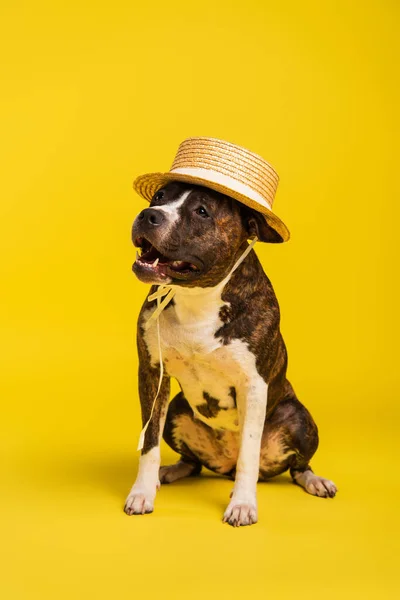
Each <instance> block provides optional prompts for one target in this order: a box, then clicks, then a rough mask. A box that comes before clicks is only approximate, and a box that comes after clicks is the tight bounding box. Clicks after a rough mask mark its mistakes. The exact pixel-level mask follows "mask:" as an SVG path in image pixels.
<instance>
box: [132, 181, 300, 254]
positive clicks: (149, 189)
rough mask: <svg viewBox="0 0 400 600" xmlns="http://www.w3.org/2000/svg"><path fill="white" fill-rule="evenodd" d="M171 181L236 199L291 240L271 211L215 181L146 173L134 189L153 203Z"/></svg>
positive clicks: (284, 239)
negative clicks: (195, 186)
mask: <svg viewBox="0 0 400 600" xmlns="http://www.w3.org/2000/svg"><path fill="white" fill-rule="evenodd" d="M171 181H180V182H183V183H192V184H194V185H202V186H204V187H207V188H210V189H212V190H215V191H216V192H221V193H222V194H225V195H226V196H229V197H230V198H234V200H237V201H238V202H241V203H242V204H245V205H246V206H249V207H250V208H253V209H254V210H256V211H258V212H260V213H261V214H262V215H264V217H265V219H266V221H267V223H268V225H270V227H272V229H274V230H275V231H276V232H277V233H278V234H279V235H280V236H281V238H282V241H283V242H287V241H288V239H289V238H290V232H289V230H288V228H287V227H286V225H285V224H284V222H283V221H281V220H280V218H279V217H277V216H276V214H275V213H273V212H272V211H271V210H269V209H268V208H266V207H265V206H263V205H262V204H259V203H258V202H255V201H254V200H252V199H251V198H248V197H247V196H245V195H244V194H241V193H240V192H237V191H236V190H233V189H232V188H229V187H226V186H224V185H221V184H219V183H214V182H213V181H209V180H208V179H204V178H202V177H197V176H193V175H184V174H182V173H146V174H145V175H139V177H137V178H136V179H135V180H134V182H133V189H134V190H135V191H136V192H137V193H138V194H139V195H140V196H142V198H144V199H145V200H147V201H148V202H151V200H152V198H153V196H154V194H155V193H156V191H157V190H159V189H160V188H161V187H162V186H164V185H165V184H167V183H169V182H171Z"/></svg>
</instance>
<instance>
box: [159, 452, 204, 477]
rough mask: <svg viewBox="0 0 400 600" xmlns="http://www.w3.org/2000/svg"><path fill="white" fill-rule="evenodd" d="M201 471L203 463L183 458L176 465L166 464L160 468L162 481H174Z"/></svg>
mask: <svg viewBox="0 0 400 600" xmlns="http://www.w3.org/2000/svg"><path fill="white" fill-rule="evenodd" d="M200 471H201V463H197V462H193V461H189V460H187V459H185V458H182V459H181V460H179V461H178V462H177V463H175V464H174V465H166V466H165V467H161V468H160V474H159V478H160V483H172V482H173V481H177V480H178V479H183V477H189V476H190V475H198V474H199V473H200Z"/></svg>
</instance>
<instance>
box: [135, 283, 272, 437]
mask: <svg viewBox="0 0 400 600" xmlns="http://www.w3.org/2000/svg"><path fill="white" fill-rule="evenodd" d="M224 284H225V282H224ZM222 290H223V285H222V284H221V285H220V286H216V287H214V288H190V289H184V290H183V289H182V288H180V287H177V288H176V295H175V296H174V306H170V307H168V309H167V310H164V311H163V312H162V313H161V315H160V317H159V324H160V341H161V351H162V357H163V364H164V369H165V372H166V373H167V374H168V375H170V376H171V377H175V378H176V379H177V380H178V382H179V384H180V386H181V388H182V390H183V392H184V394H185V397H186V399H187V401H188V402H189V404H190V405H191V407H192V409H193V411H194V413H195V416H196V418H199V419H201V420H202V421H204V422H205V423H207V424H208V425H210V426H211V427H213V428H217V429H230V430H237V429H238V415H237V410H236V397H237V396H238V395H244V394H245V393H246V388H247V387H248V385H249V382H250V381H251V385H254V381H255V380H257V381H258V380H261V378H260V376H259V375H258V373H257V371H256V368H255V357H254V355H253V354H252V353H251V352H250V351H249V350H248V347H247V344H246V343H245V342H243V341H241V340H233V341H232V342H230V343H229V344H227V345H224V344H223V343H222V340H221V339H219V338H216V337H215V333H216V331H217V330H218V329H219V328H220V327H221V326H222V325H223V323H222V321H221V320H220V318H219V311H220V309H221V307H222V306H224V305H226V303H225V302H223V300H222V299H221V293H222ZM153 310H154V308H153V309H149V311H148V312H147V311H146V312H145V313H144V318H145V319H147V318H148V317H149V316H150V314H151V313H152V311H153ZM144 339H145V342H146V345H147V347H148V349H149V353H150V356H151V360H152V364H153V365H155V364H157V363H158V361H159V348H158V339H157V324H156V323H153V324H152V325H151V326H150V327H149V328H148V330H147V331H146V332H145V334H144ZM207 403H208V404H207ZM210 406H211V410H210ZM213 407H214V408H215V407H217V409H216V410H213Z"/></svg>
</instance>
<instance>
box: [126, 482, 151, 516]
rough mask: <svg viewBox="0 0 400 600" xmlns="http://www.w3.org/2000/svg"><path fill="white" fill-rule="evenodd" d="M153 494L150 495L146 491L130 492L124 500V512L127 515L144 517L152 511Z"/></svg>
mask: <svg viewBox="0 0 400 600" xmlns="http://www.w3.org/2000/svg"><path fill="white" fill-rule="evenodd" d="M154 498H155V493H154V494H150V493H149V492H148V491H147V490H140V489H137V490H134V489H133V488H132V490H131V491H130V494H129V496H128V497H127V499H126V502H125V507H124V511H125V512H126V514H127V515H144V514H146V513H151V512H153V510H154Z"/></svg>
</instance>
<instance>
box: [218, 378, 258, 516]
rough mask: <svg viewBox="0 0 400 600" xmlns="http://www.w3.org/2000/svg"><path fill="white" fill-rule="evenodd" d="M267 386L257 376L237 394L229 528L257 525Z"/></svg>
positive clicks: (226, 512)
mask: <svg viewBox="0 0 400 600" xmlns="http://www.w3.org/2000/svg"><path fill="white" fill-rule="evenodd" d="M267 396H268V384H266V383H265V382H264V380H263V379H262V378H261V377H259V378H258V379H257V380H256V381H252V382H251V383H250V385H249V386H248V388H247V389H246V391H245V392H244V393H242V394H239V395H238V412H239V428H240V450H239V457H238V461H237V465H236V477H235V485H234V488H233V492H232V495H231V501H230V503H229V505H228V508H227V509H226V511H225V513H224V518H223V521H224V522H228V523H230V525H234V526H239V525H252V524H253V523H256V522H257V494H256V488H257V481H258V475H259V466H260V448H261V437H262V433H263V429H264V422H265V413H266V408H267Z"/></svg>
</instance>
